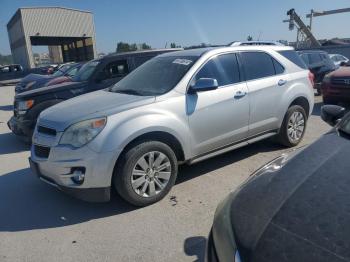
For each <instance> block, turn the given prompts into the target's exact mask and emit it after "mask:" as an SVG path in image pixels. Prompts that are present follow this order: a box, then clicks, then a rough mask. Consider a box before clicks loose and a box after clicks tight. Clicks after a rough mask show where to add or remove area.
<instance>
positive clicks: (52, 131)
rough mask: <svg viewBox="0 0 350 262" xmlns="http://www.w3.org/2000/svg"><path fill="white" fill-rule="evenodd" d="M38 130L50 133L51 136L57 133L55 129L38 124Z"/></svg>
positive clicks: (46, 133)
mask: <svg viewBox="0 0 350 262" xmlns="http://www.w3.org/2000/svg"><path fill="white" fill-rule="evenodd" d="M37 130H38V132H39V133H42V134H45V135H49V136H56V134H57V132H56V130H55V129H52V128H48V127H44V126H38V128H37Z"/></svg>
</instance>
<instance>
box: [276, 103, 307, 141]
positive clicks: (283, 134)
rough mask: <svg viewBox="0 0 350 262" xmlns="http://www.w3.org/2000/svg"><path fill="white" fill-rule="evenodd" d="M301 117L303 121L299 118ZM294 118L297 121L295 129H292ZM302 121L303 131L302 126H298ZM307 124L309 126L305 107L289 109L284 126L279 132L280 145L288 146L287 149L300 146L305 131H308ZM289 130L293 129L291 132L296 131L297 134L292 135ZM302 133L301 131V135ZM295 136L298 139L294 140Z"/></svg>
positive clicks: (296, 106)
mask: <svg viewBox="0 0 350 262" xmlns="http://www.w3.org/2000/svg"><path fill="white" fill-rule="evenodd" d="M296 116H298V117H297V118H295V117H296ZM301 116H302V118H303V119H300V118H299V117H301ZM292 117H294V119H296V122H295V123H294V124H295V128H293V127H291V125H293V123H292V122H293V119H292ZM298 119H299V120H298ZM301 120H303V128H302V131H301V126H299V125H298V123H301V122H300V121H301ZM306 124H307V116H306V113H305V110H304V108H303V107H301V106H299V105H294V106H291V107H290V108H288V110H287V113H286V114H285V116H284V119H283V122H282V126H281V128H280V130H279V134H278V141H279V143H280V144H282V145H284V146H287V147H293V146H296V145H298V144H299V143H300V141H301V140H302V139H303V137H304V134H305V130H306ZM288 128H291V129H290V130H293V131H295V133H294V132H292V134H291V132H289V131H288ZM298 130H299V131H298ZM300 131H301V133H300ZM293 134H295V137H296V139H293Z"/></svg>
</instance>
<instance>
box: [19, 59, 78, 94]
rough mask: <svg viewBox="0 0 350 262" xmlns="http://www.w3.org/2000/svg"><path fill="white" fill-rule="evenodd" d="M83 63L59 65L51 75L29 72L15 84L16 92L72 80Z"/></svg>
mask: <svg viewBox="0 0 350 262" xmlns="http://www.w3.org/2000/svg"><path fill="white" fill-rule="evenodd" d="M83 64H84V63H70V64H66V65H63V66H60V67H59V69H58V70H57V71H56V72H55V73H53V74H52V75H40V74H29V75H27V76H25V77H24V78H22V79H21V81H20V82H19V83H18V84H17V85H16V87H15V92H16V94H19V93H23V92H26V91H29V90H33V89H37V88H41V87H45V86H51V85H56V84H60V83H63V82H69V81H72V78H73V77H75V75H76V74H77V72H78V71H79V69H80V68H81V67H82V65H83Z"/></svg>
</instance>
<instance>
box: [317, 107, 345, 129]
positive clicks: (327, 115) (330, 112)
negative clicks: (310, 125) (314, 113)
mask: <svg viewBox="0 0 350 262" xmlns="http://www.w3.org/2000/svg"><path fill="white" fill-rule="evenodd" d="M344 115H345V108H344V107H341V106H336V105H326V106H322V108H321V118H322V120H323V121H325V122H326V123H327V124H329V125H331V126H335V125H336V124H337V123H338V122H339V121H340V119H341V118H342V117H343V116H344Z"/></svg>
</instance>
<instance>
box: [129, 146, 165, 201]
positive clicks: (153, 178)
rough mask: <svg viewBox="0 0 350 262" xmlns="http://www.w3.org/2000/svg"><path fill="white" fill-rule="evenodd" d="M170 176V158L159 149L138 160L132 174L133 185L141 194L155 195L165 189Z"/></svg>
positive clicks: (144, 195) (145, 195) (146, 195)
mask: <svg viewBox="0 0 350 262" xmlns="http://www.w3.org/2000/svg"><path fill="white" fill-rule="evenodd" d="M170 176H171V163H170V160H169V158H168V157H167V156H166V155H165V154H163V153H162V152H159V151H152V152H148V153H146V154H144V155H143V156H141V157H140V158H139V160H138V161H137V162H136V164H135V166H134V168H133V171H132V175H131V186H132V188H133V190H134V191H135V193H136V194H138V195H139V196H142V197H153V196H155V195H157V194H159V193H160V192H162V191H163V189H164V188H165V187H166V185H167V184H168V182H169V179H170Z"/></svg>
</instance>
